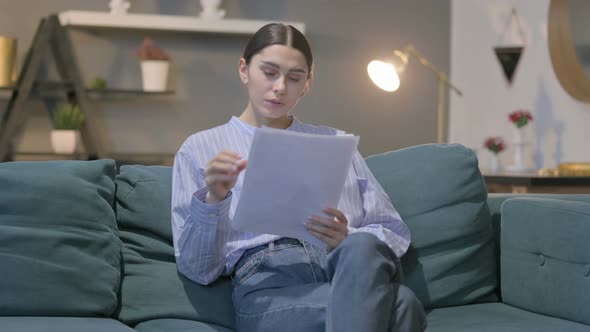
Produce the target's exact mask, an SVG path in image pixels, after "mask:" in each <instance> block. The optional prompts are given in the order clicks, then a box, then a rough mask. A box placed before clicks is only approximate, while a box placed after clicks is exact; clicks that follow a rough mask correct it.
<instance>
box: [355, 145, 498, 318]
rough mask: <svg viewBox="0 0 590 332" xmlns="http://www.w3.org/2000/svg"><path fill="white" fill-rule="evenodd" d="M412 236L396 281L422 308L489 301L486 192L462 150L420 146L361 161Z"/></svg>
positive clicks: (470, 156) (491, 276)
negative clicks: (401, 282)
mask: <svg viewBox="0 0 590 332" xmlns="http://www.w3.org/2000/svg"><path fill="white" fill-rule="evenodd" d="M366 161H367V164H368V165H369V168H370V169H371V171H372V172H373V174H374V175H375V177H376V178H377V180H378V181H379V183H380V184H381V185H382V187H383V188H384V190H385V191H386V192H387V194H388V195H389V197H390V199H391V201H392V202H393V205H394V206H395V208H396V209H397V211H398V212H399V213H400V215H401V217H402V219H403V220H404V222H405V223H406V224H407V225H408V227H409V228H410V231H411V233H412V244H411V247H410V249H409V250H408V252H407V253H406V255H405V256H404V257H402V265H403V269H404V274H405V276H404V283H405V284H406V285H408V287H410V288H411V289H412V290H413V291H414V292H415V293H416V295H417V296H418V298H419V299H420V300H421V302H422V304H423V305H424V306H425V307H426V308H436V307H447V306H456V305H462V304H467V303H472V302H477V301H484V300H489V299H492V300H493V299H495V295H494V294H495V290H496V287H497V279H498V277H497V273H496V257H495V252H494V243H493V240H492V234H493V231H492V227H491V217H490V212H489V209H488V206H487V201H486V200H487V189H486V185H485V182H484V179H483V177H482V175H481V173H480V171H479V168H478V162H477V157H476V155H475V154H474V153H473V151H471V150H470V149H467V148H466V147H464V146H462V145H457V144H452V145H438V144H425V145H420V146H414V147H410V148H406V149H402V150H398V151H393V152H388V153H384V154H379V155H375V156H370V157H368V158H367V159H366Z"/></svg>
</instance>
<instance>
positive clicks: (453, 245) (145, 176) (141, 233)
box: [0, 144, 590, 332]
mask: <svg viewBox="0 0 590 332" xmlns="http://www.w3.org/2000/svg"><path fill="white" fill-rule="evenodd" d="M367 163H368V164H369V167H370V168H371V169H372V171H373V173H374V175H375V177H376V178H377V179H378V181H379V182H380V183H381V185H382V186H383V188H384V189H385V190H386V192H387V193H388V195H389V196H390V197H391V199H392V201H393V203H394V205H395V206H396V208H397V209H398V211H399V212H400V214H401V216H402V217H403V218H404V220H405V221H406V223H407V224H408V226H409V227H410V229H411V231H412V246H411V248H410V250H409V251H408V253H407V254H406V255H405V256H404V257H403V259H402V265H403V270H404V274H403V280H404V283H405V284H406V285H408V286H409V287H411V288H412V289H413V290H414V292H415V293H416V295H417V296H418V297H419V298H420V300H421V301H422V303H423V304H424V306H425V308H426V310H427V315H428V330H427V331H436V332H438V331H453V332H458V331H459V332H460V331H552V332H555V331H568V332H572V331H574V332H575V331H590V305H589V304H590V241H589V240H588V238H590V204H589V203H590V195H553V196H551V195H542V196H541V195H538V196H534V195H520V196H511V195H490V196H488V195H487V192H486V187H485V182H484V180H483V177H482V176H481V174H480V172H479V169H478V165H477V158H476V156H475V155H474V153H473V152H472V151H471V150H469V149H467V148H465V147H463V146H461V145H436V144H431V145H421V146H415V147H411V148H407V149H402V150H398V151H392V152H389V153H384V154H380V155H375V156H370V157H368V158H367ZM170 193H171V168H170V167H164V166H141V165H135V166H131V165H127V166H122V167H120V169H119V170H117V169H116V165H115V162H114V161H112V160H96V161H47V162H10V163H2V164H0V269H1V272H0V330H1V331H27V332H38V331H143V332H157V331H162V332H163V331H178V332H180V331H194V332H201V331H233V326H234V319H233V307H232V304H231V281H230V279H229V278H222V279H220V280H218V281H217V282H215V283H214V284H212V285H209V286H201V285H197V284H195V283H193V282H191V281H189V280H188V279H186V278H185V277H183V276H182V275H180V274H179V273H178V271H177V269H176V264H175V261H174V251H173V247H172V234H171V229H170Z"/></svg>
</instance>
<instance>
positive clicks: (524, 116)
mask: <svg viewBox="0 0 590 332" xmlns="http://www.w3.org/2000/svg"><path fill="white" fill-rule="evenodd" d="M508 119H509V120H510V122H512V123H514V124H515V125H516V127H517V128H522V127H524V126H526V124H527V123H529V121H533V116H532V115H531V113H530V112H529V111H526V110H516V111H514V112H512V113H510V114H509V115H508Z"/></svg>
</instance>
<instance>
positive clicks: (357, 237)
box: [333, 232, 397, 264]
mask: <svg viewBox="0 0 590 332" xmlns="http://www.w3.org/2000/svg"><path fill="white" fill-rule="evenodd" d="M333 253H335V254H337V255H339V256H343V258H345V259H346V260H347V261H349V262H351V261H352V262H358V263H360V264H363V263H367V261H368V260H370V259H371V258H376V257H383V258H386V259H387V260H390V261H394V262H395V261H397V258H396V256H395V253H394V252H393V250H392V249H391V248H390V247H389V246H388V245H387V244H386V243H385V242H383V241H381V240H380V239H379V238H378V237H377V236H376V235H373V234H371V233H366V232H358V233H353V234H350V235H349V236H348V237H347V238H346V239H344V241H342V242H341V243H340V245H339V246H338V247H337V248H336V249H334V251H333Z"/></svg>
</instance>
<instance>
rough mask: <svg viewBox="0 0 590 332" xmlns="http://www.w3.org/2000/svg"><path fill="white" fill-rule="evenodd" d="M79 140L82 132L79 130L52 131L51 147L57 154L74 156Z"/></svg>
mask: <svg viewBox="0 0 590 332" xmlns="http://www.w3.org/2000/svg"><path fill="white" fill-rule="evenodd" d="M79 140H80V132H79V131H77V130H63V129H54V130H52V131H51V147H52V148H53V152H55V153H61V154H72V153H74V152H76V146H77V145H78V141H79Z"/></svg>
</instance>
